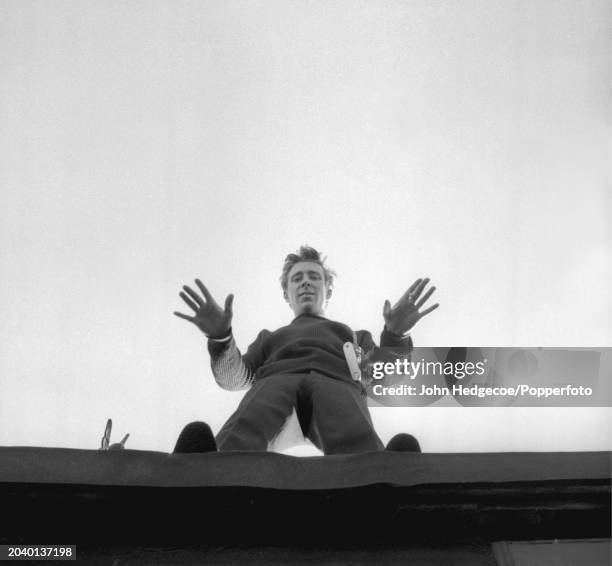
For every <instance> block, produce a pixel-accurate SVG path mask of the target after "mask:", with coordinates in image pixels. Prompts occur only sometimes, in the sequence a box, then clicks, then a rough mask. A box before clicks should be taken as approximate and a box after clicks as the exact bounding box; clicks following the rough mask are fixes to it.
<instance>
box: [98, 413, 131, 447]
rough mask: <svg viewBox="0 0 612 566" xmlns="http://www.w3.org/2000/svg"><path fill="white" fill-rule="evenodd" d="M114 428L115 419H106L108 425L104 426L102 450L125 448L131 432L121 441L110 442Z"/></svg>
mask: <svg viewBox="0 0 612 566" xmlns="http://www.w3.org/2000/svg"><path fill="white" fill-rule="evenodd" d="M112 429H113V420H112V419H108V420H107V421H106V427H105V428H104V435H103V436H102V442H101V444H100V450H124V449H125V443H126V442H127V439H128V438H129V437H130V433H129V432H128V433H127V434H126V435H125V436H124V437H123V439H122V440H121V442H115V443H114V444H111V443H110V437H111V431H112Z"/></svg>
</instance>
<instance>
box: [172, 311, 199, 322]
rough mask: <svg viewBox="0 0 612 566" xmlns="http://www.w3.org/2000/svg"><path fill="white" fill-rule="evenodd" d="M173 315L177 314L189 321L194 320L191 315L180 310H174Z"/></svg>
mask: <svg viewBox="0 0 612 566" xmlns="http://www.w3.org/2000/svg"><path fill="white" fill-rule="evenodd" d="M173 314H174V315H175V316H178V317H179V318H184V319H185V320H188V321H189V322H194V321H195V317H193V316H187V315H186V314H183V313H182V312H176V311H174V313H173Z"/></svg>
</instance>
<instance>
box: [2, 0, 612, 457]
mask: <svg viewBox="0 0 612 566" xmlns="http://www.w3.org/2000/svg"><path fill="white" fill-rule="evenodd" d="M610 29H611V21H610V6H609V3H608V2H607V1H606V0H591V1H588V0H587V1H582V2H577V1H574V0H571V1H562V0H556V1H552V0H538V2H532V1H530V0H524V1H518V0H516V1H508V0H472V1H460V2H447V1H441V0H439V1H436V0H434V1H432V0H409V1H405V0H402V1H399V0H398V1H380V2H372V1H363V2H361V1H344V0H341V1H333V2H326V1H322V0H321V1H311V2H304V1H301V0H300V1H289V0H282V1H280V0H279V1H265V2H263V1H240V2H237V1H210V2H200V1H193V2H187V1H165V2H161V1H157V2H156V1H133V0H128V1H125V2H93V1H79V2H59V1H50V2H37V1H23V0H19V1H16V0H15V1H11V0H4V1H1V2H0V132H1V133H0V185H1V197H0V198H1V199H2V201H1V203H0V204H1V206H0V230H1V237H2V246H1V247H0V274H1V277H0V293H1V294H0V297H1V298H2V310H3V315H4V323H3V324H2V325H1V327H0V380H1V390H0V391H1V393H0V444H1V445H39V446H66V447H77V448H96V447H97V446H98V443H99V438H100V436H101V435H102V431H103V427H104V423H105V420H106V418H108V417H112V418H113V419H114V422H115V431H114V437H115V438H114V440H119V437H120V436H122V435H123V434H124V433H126V432H130V433H131V438H130V440H129V442H128V447H131V448H139V449H150V450H165V451H168V450H171V449H172V446H173V444H174V441H175V439H176V436H177V434H178V433H179V431H180V429H181V427H182V426H183V425H184V424H186V423H187V422H189V421H191V420H196V419H198V420H206V421H208V422H209V423H210V424H211V426H212V427H213V430H214V431H217V430H218V429H219V428H220V427H221V425H222V424H223V422H224V421H225V419H226V418H227V417H228V416H229V415H230V414H231V412H232V411H233V409H234V408H235V407H236V406H237V404H238V402H239V400H240V397H241V394H240V393H228V392H224V391H222V390H220V389H219V388H218V387H217V386H216V384H215V383H214V380H213V379H212V375H211V372H210V368H209V361H208V355H207V353H206V351H205V342H204V340H203V336H202V335H201V334H199V332H198V331H197V329H195V327H192V326H190V325H189V324H188V323H186V322H185V321H182V320H180V319H178V318H176V317H173V316H172V311H174V310H177V309H180V308H182V304H181V301H180V299H179V297H178V291H179V290H180V287H181V285H182V284H184V283H188V282H190V281H193V278H194V277H196V276H197V277H200V278H202V280H203V281H204V282H205V283H207V285H208V287H209V289H210V290H211V292H212V293H213V294H214V295H215V296H216V297H217V298H218V300H219V301H220V302H221V301H222V300H223V299H224V298H225V296H226V295H227V294H228V293H230V292H233V293H234V294H235V296H236V299H235V303H234V311H235V319H234V325H233V326H234V330H235V336H236V338H237V341H238V345H239V347H241V348H242V349H243V350H246V347H247V346H248V344H249V343H250V342H251V341H252V340H253V339H254V338H255V336H256V334H257V332H258V331H259V330H260V329H261V328H269V329H275V328H277V327H279V326H281V325H284V324H287V323H288V322H289V321H290V320H291V318H292V313H291V311H290V310H289V308H288V306H287V305H286V304H285V303H284V301H283V300H282V296H281V291H280V286H279V283H278V277H279V275H280V269H281V266H282V261H283V259H284V256H285V255H286V254H287V253H289V252H292V251H295V250H296V248H298V247H299V245H301V244H304V243H308V244H310V245H313V246H315V247H317V248H320V249H321V250H322V251H323V252H324V253H325V254H326V255H327V256H328V260H329V264H330V265H331V266H332V267H333V268H335V270H336V271H337V272H338V275H339V277H338V281H337V285H336V289H335V294H334V297H333V298H332V301H331V302H330V306H329V310H328V313H327V314H328V316H329V317H330V318H332V319H337V320H341V321H343V322H345V323H347V324H349V325H350V326H352V327H353V328H367V329H370V330H371V331H373V333H374V335H375V336H377V335H378V333H379V332H380V330H381V329H382V314H381V313H382V305H383V302H384V300H385V299H387V298H389V299H391V300H395V299H397V298H398V297H399V296H400V295H401V293H403V292H404V290H405V289H406V288H407V287H408V286H409V284H410V283H412V281H414V280H415V279H416V278H417V277H422V276H429V277H431V278H432V281H433V283H434V284H435V285H436V287H437V289H438V290H437V291H436V293H435V295H434V299H435V300H436V301H438V302H440V305H441V306H440V308H439V309H437V310H436V311H435V312H434V313H432V314H431V316H429V317H427V318H426V319H423V320H422V321H421V323H420V324H419V325H418V326H417V327H416V328H415V329H414V332H413V336H414V341H415V344H416V345H420V346H453V345H461V346H470V345H473V346H534V347H535V346H590V347H592V346H610V345H612V340H611V337H612V328H611V324H612V323H611V316H610V314H611V296H610V280H611V277H610V274H611V268H610V261H611V260H610V258H611V257H612V254H611V251H612V250H611V241H610V210H612V207H611V204H612V203H611V202H610V200H611V199H610V176H609V174H610V171H609V168H608V165H607V164H608V160H609V159H610V151H609V145H608V144H609V135H610V99H611V95H610V68H611V65H610V64H611V61H610ZM373 418H374V421H375V424H376V426H377V428H378V430H379V431H380V434H381V437H383V440H388V438H390V437H391V436H392V434H394V433H396V432H402V431H406V432H413V433H415V434H416V435H417V436H418V437H419V439H420V440H421V443H422V445H423V447H424V449H425V450H428V451H456V450H474V451H481V450H492V451H503V450H583V449H584V450H586V449H598V450H601V449H605V448H606V446H609V444H610V438H611V432H610V424H609V423H610V411H609V410H608V409H518V408H514V409H465V408H432V407H429V408H423V409H408V408H406V409H388V408H381V409H374V410H373Z"/></svg>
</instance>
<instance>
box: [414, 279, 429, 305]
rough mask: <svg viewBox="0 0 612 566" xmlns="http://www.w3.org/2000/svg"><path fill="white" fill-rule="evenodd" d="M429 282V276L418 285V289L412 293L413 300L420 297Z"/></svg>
mask: <svg viewBox="0 0 612 566" xmlns="http://www.w3.org/2000/svg"><path fill="white" fill-rule="evenodd" d="M427 283H429V277H426V278H425V279H423V280H422V281H421V282H420V283H419V284H418V285H417V287H416V289H415V290H414V292H413V293H412V298H413V300H415V301H416V300H417V299H418V298H419V295H420V294H421V293H422V292H423V289H425V286H426V285H427Z"/></svg>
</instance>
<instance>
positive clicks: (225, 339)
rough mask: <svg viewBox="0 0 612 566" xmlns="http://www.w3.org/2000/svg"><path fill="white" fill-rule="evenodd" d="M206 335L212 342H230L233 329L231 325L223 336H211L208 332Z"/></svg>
mask: <svg viewBox="0 0 612 566" xmlns="http://www.w3.org/2000/svg"><path fill="white" fill-rule="evenodd" d="M204 335H205V336H206V338H208V340H210V341H211V342H217V343H218V344H223V343H224V342H229V341H230V340H231V339H232V329H231V327H230V329H229V330H228V331H227V332H225V333H224V334H223V335H221V336H209V335H208V334H206V333H205V334H204Z"/></svg>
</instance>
